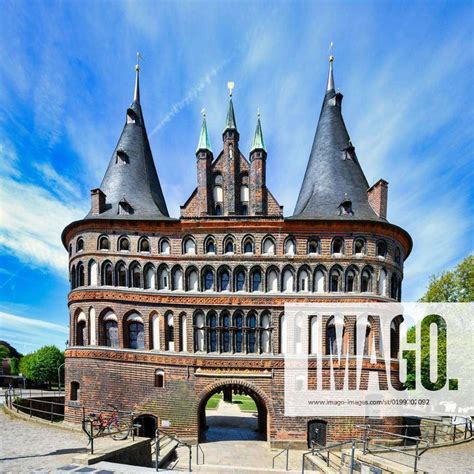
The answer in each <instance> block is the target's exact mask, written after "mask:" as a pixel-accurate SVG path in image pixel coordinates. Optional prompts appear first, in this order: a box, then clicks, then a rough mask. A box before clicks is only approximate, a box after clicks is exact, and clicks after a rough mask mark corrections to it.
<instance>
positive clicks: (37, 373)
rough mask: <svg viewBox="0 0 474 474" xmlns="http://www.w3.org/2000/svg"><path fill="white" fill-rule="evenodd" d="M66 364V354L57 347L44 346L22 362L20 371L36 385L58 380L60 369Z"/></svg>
mask: <svg viewBox="0 0 474 474" xmlns="http://www.w3.org/2000/svg"><path fill="white" fill-rule="evenodd" d="M63 363H64V353H63V352H61V351H60V350H59V349H58V348H57V347H56V346H44V347H42V348H41V349H38V350H37V351H36V352H33V353H32V354H28V355H26V356H25V357H23V358H22V359H21V361H20V371H21V373H22V374H23V375H25V377H26V378H28V379H30V380H32V381H33V382H36V383H47V384H48V385H49V386H51V383H52V382H57V380H58V368H59V367H60V366H61V365H62V364H63Z"/></svg>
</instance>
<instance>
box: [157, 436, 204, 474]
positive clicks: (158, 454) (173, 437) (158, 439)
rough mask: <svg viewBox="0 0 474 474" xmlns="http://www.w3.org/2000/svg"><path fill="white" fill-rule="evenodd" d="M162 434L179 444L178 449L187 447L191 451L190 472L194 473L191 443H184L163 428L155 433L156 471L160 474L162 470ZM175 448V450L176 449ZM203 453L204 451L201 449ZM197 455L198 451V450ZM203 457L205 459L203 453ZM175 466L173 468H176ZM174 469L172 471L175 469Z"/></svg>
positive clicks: (189, 459)
mask: <svg viewBox="0 0 474 474" xmlns="http://www.w3.org/2000/svg"><path fill="white" fill-rule="evenodd" d="M160 433H163V437H167V438H169V439H170V440H172V441H175V442H176V443H177V445H176V448H180V447H185V448H188V450H189V458H188V471H189V472H192V470H193V469H192V458H193V453H192V445H191V444H189V443H186V442H184V441H182V440H181V439H180V438H178V437H177V436H176V434H175V433H170V432H166V431H165V430H164V429H163V428H157V429H156V431H155V462H156V471H157V472H158V471H159V470H160V451H161V440H162V438H161V437H160ZM176 448H175V449H176ZM201 451H202V449H201ZM196 453H197V449H196ZM203 457H204V452H203ZM198 464H199V463H198ZM175 466H176V464H175ZM175 466H173V468H174V467H175ZM173 468H172V469H173Z"/></svg>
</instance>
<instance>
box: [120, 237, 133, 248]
mask: <svg viewBox="0 0 474 474" xmlns="http://www.w3.org/2000/svg"><path fill="white" fill-rule="evenodd" d="M118 249H119V250H120V251H121V252H128V251H130V241H129V240H128V238H127V237H120V239H119V241H118Z"/></svg>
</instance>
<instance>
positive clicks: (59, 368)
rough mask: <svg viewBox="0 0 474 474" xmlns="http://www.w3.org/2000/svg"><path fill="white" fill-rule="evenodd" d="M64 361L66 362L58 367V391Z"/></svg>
mask: <svg viewBox="0 0 474 474" xmlns="http://www.w3.org/2000/svg"><path fill="white" fill-rule="evenodd" d="M65 363H66V362H63V363H62V364H61V365H60V366H59V367H58V383H59V391H61V367H63V366H64V364H65Z"/></svg>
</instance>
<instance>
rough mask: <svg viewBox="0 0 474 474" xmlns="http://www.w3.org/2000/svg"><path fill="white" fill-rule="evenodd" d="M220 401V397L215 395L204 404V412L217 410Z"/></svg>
mask: <svg viewBox="0 0 474 474" xmlns="http://www.w3.org/2000/svg"><path fill="white" fill-rule="evenodd" d="M221 400H222V395H220V394H219V393H215V394H214V395H213V396H212V397H211V398H210V399H209V400H208V401H207V403H206V410H217V406H218V405H219V402H220V401H221Z"/></svg>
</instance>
